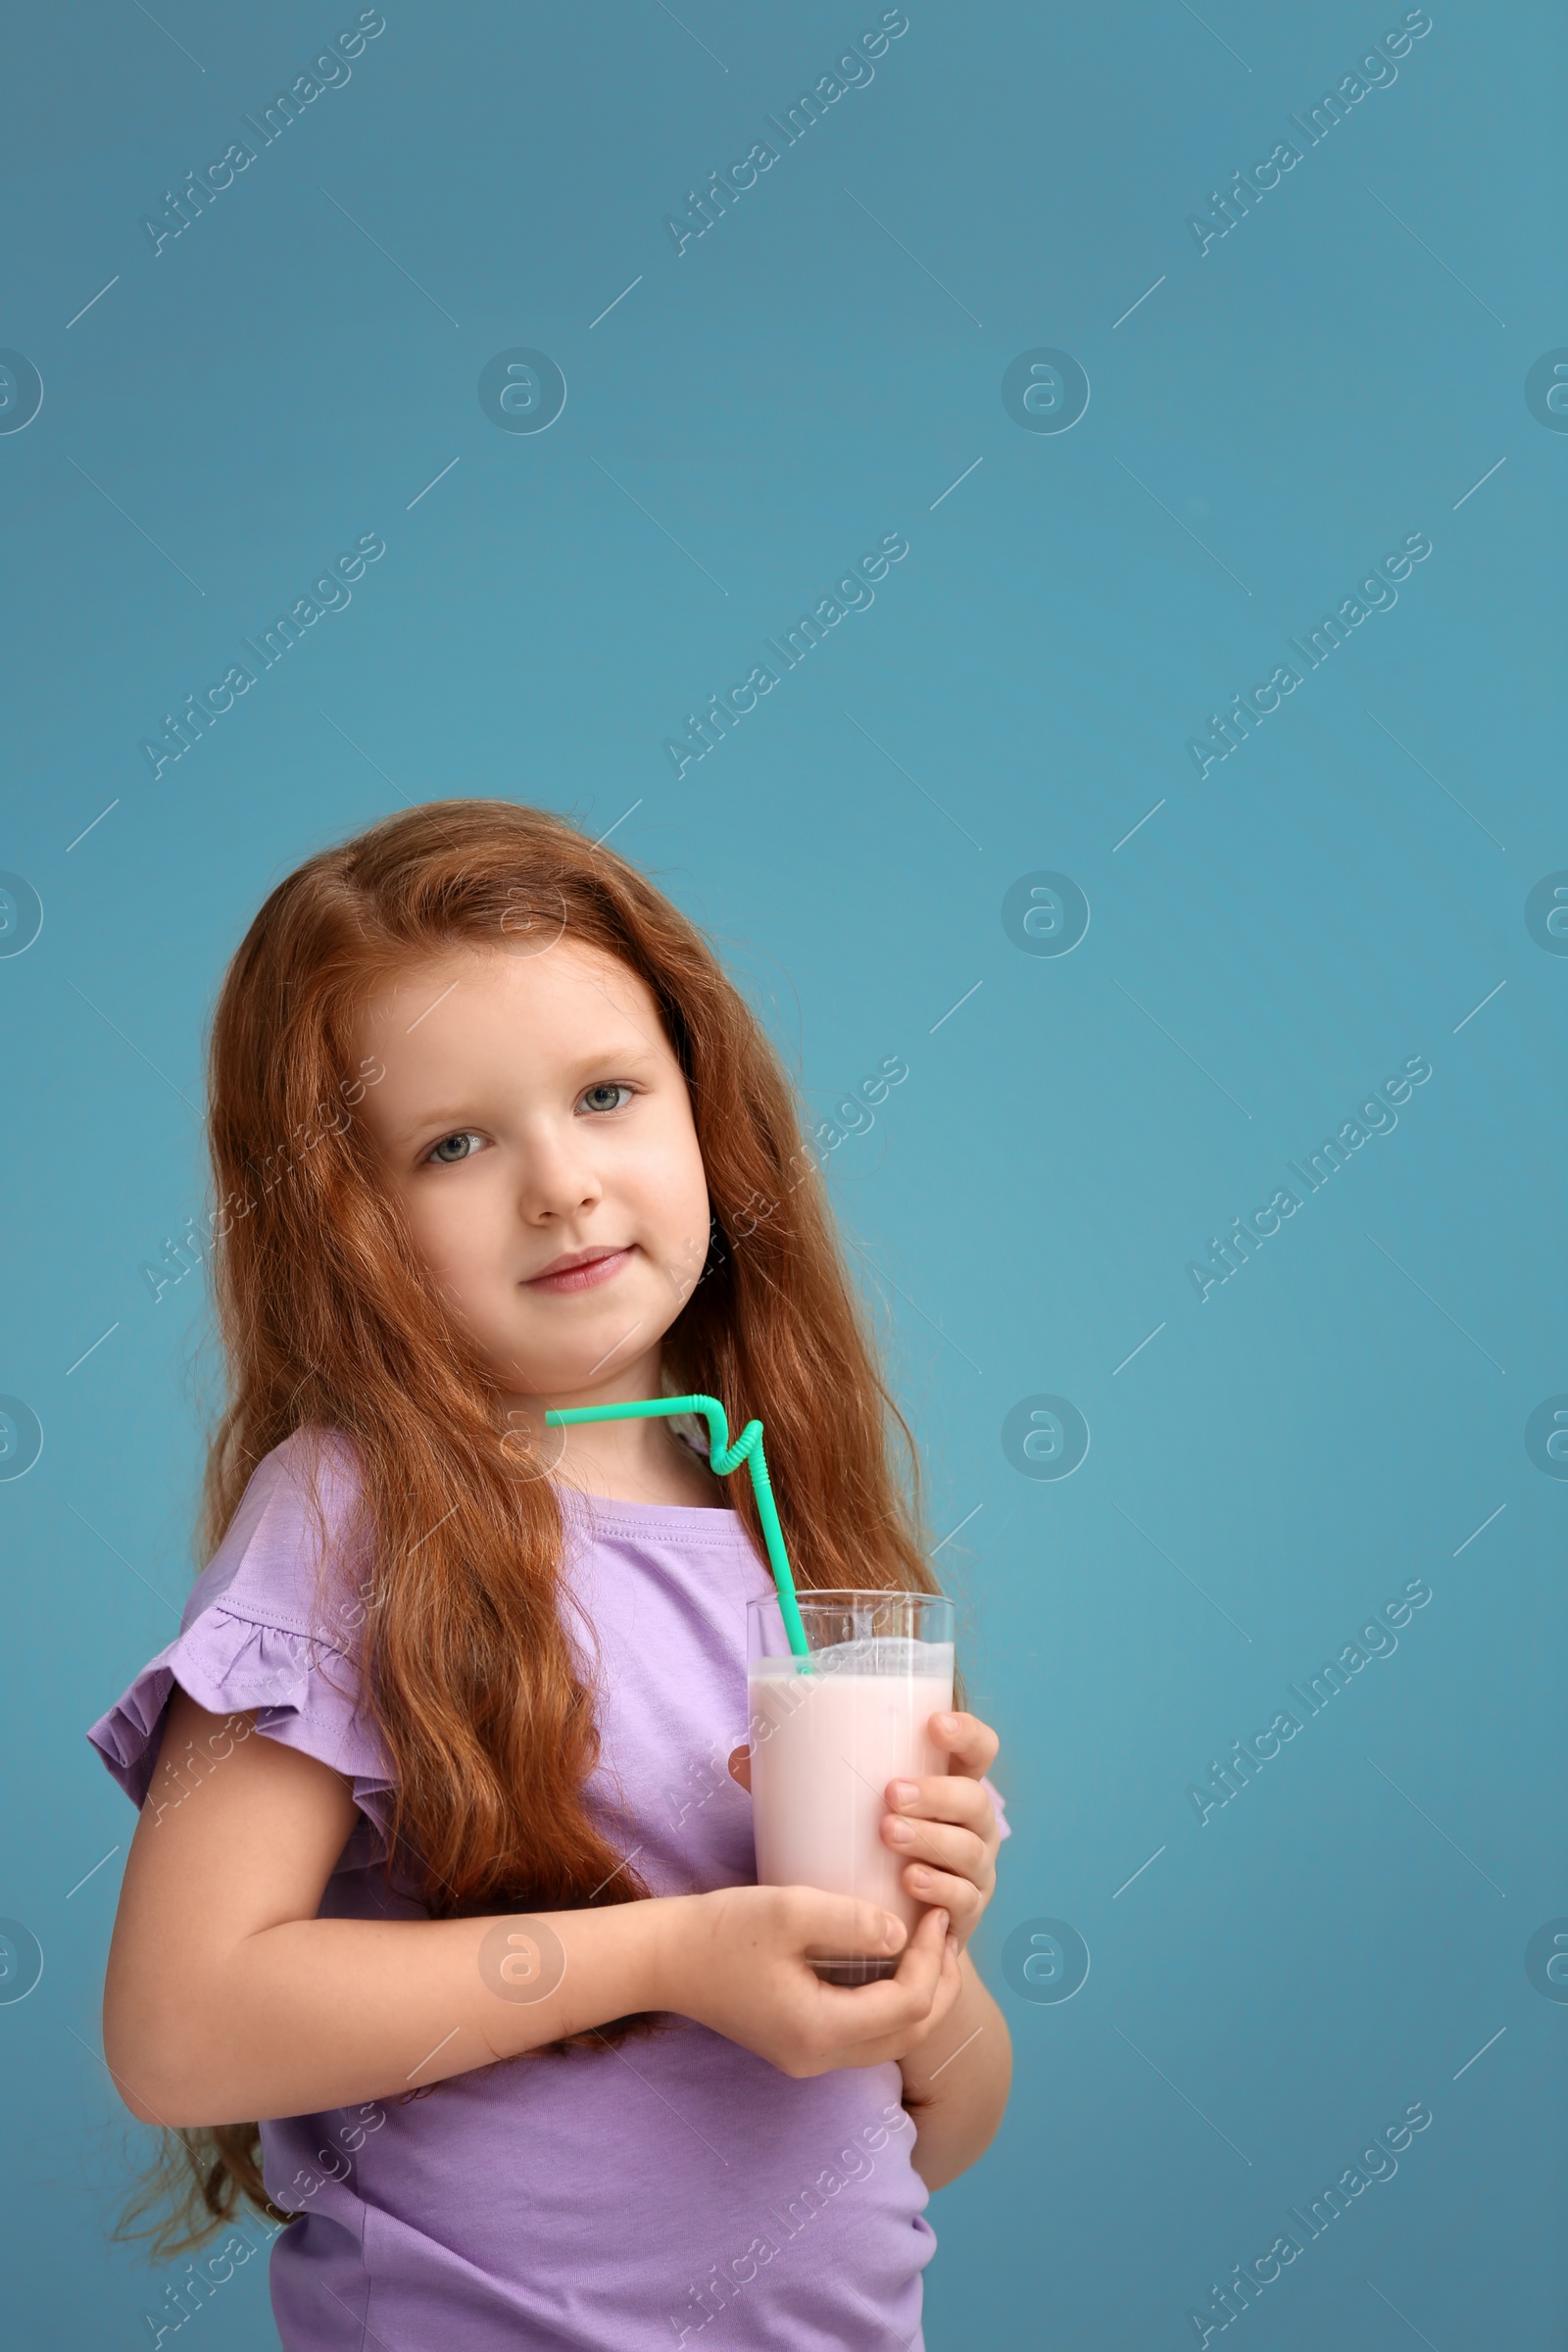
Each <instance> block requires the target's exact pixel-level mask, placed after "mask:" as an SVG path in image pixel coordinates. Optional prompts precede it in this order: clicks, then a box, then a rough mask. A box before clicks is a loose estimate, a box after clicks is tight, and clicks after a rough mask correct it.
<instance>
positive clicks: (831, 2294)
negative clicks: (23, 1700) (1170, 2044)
mask: <svg viewBox="0 0 1568 2352" xmlns="http://www.w3.org/2000/svg"><path fill="white" fill-rule="evenodd" d="M308 1460H309V1453H308V1451H307V1441H306V1440H304V1439H303V1438H302V1437H300V1436H296V1437H294V1438H291V1439H289V1440H288V1441H287V1442H286V1443H285V1444H284V1445H282V1446H278V1447H277V1449H276V1450H275V1452H273V1453H270V1454H269V1455H268V1457H267V1459H266V1460H265V1461H264V1462H263V1463H262V1464H261V1466H260V1468H259V1469H258V1470H257V1472H256V1474H255V1476H254V1477H253V1478H252V1480H251V1482H250V1485H249V1487H248V1488H247V1490H246V1493H245V1496H244V1500H243V1501H242V1503H241V1505H240V1508H239V1511H238V1512H237V1514H236V1516H235V1519H234V1522H233V1525H232V1526H231V1527H230V1529H229V1531H228V1534H227V1536H226V1537H225V1538H224V1540H223V1543H222V1544H221V1546H220V1548H219V1550H218V1552H217V1553H216V1555H215V1556H214V1558H213V1560H212V1563H211V1565H210V1566H209V1567H208V1569H207V1570H206V1572H205V1574H204V1575H203V1576H202V1577H201V1578H200V1579H199V1580H198V1582H197V1584H196V1586H195V1589H194V1590H193V1592H192V1593H191V1596H190V1599H189V1602H188V1603H187V1605H186V1608H185V1612H184V1616H183V1619H182V1623H181V1631H180V1635H179V1638H178V1640H177V1641H175V1642H171V1643H170V1645H169V1647H168V1648H167V1649H165V1650H162V1651H160V1653H159V1655H158V1656H157V1657H156V1658H154V1659H153V1661H152V1662H151V1664H150V1665H149V1666H147V1668H146V1669H145V1670H144V1671H143V1673H142V1674H141V1675H139V1676H138V1677H137V1679H136V1681H135V1682H134V1683H133V1684H132V1685H131V1687H130V1689H129V1690H128V1691H126V1693H125V1695H124V1697H123V1698H122V1700H121V1701H120V1703H119V1705H118V1706H116V1707H114V1708H112V1709H111V1711H110V1712H109V1713H108V1714H107V1715H106V1716H104V1718H103V1719H102V1721H101V1722H99V1723H97V1724H95V1725H94V1726H93V1728H92V1730H91V1732H90V1733H89V1734H88V1737H89V1739H90V1740H92V1741H93V1743H94V1745H95V1746H96V1747H97V1748H98V1749H99V1750H100V1751H101V1753H102V1755H103V1758H104V1761H105V1762H106V1764H107V1765H108V1767H109V1769H110V1771H111V1772H113V1773H114V1775H115V1777H116V1779H117V1780H118V1781H119V1782H120V1784H121V1786H122V1787H123V1789H125V1790H126V1792H127V1794H128V1795H129V1796H131V1797H132V1798H133V1799H134V1801H135V1802H136V1803H137V1804H140V1803H141V1802H142V1801H143V1799H144V1798H145V1796H146V1793H147V1787H148V1782H149V1780H150V1778H151V1774H152V1769H153V1765H154V1763H155V1761H156V1759H157V1755H158V1750H159V1744H160V1741H161V1739H162V1734H163V1721H164V1714H165V1710H166V1708H167V1705H168V1702H169V1697H170V1692H171V1691H172V1687H173V1685H174V1684H175V1683H178V1684H179V1686H180V1687H181V1689H183V1690H184V1691H188V1692H189V1694H190V1695H191V1697H193V1698H194V1699H195V1700H196V1701H197V1703H198V1704H199V1705H200V1706H203V1707H206V1708H208V1709H210V1710H211V1712H212V1713H214V1714H216V1715H233V1714H239V1713H242V1712H246V1711H248V1710H250V1709H253V1708H254V1709H255V1710H256V1711H257V1712H256V1724H255V1728H256V1730H257V1731H258V1732H260V1733H262V1734H264V1735H265V1736H266V1737H267V1738H269V1739H272V1740H278V1741H280V1742H281V1743H282V1744H283V1745H284V1746H286V1747H295V1748H299V1749H301V1750H302V1751H303V1752H304V1753H305V1754H307V1755H312V1756H316V1757H317V1758H319V1761H320V1762H322V1763H323V1764H327V1765H329V1766H330V1767H331V1768H332V1770H333V1771H335V1772H339V1773H342V1774H343V1775H345V1777H346V1778H347V1779H348V1780H349V1782H350V1783H351V1786H352V1789H353V1794H354V1799H355V1802H356V1804H357V1805H358V1806H359V1808H360V1817H359V1819H358V1820H357V1822H356V1824H355V1828H354V1831H353V1834H352V1835H351V1837H350V1838H349V1841H348V1843H347V1845H346V1846H345V1848H344V1850H343V1853H342V1855H341V1856H340V1857H339V1860H338V1864H337V1867H336V1869H335V1871H334V1872H333V1875H332V1878H331V1880H330V1881H329V1883H328V1885H327V1887H326V1890H325V1892H324V1894H323V1896H322V1899H321V1905H320V1916H321V1917H323V1918H340V1919H379V1918H417V1917H420V1916H422V1913H421V1912H420V1910H419V1908H418V1906H417V1904H416V1903H414V1902H412V1901H409V1900H407V1899H404V1898H403V1897H401V1896H399V1895H398V1894H397V1893H396V1892H395V1891H394V1890H393V1889H392V1888H391V1887H389V1886H388V1883H387V1880H386V1876H385V1872H384V1869H383V1867H382V1866H383V1864H384V1861H385V1856H386V1832H387V1829H388V1826H389V1822H390V1802H389V1800H390V1793H391V1782H390V1780H389V1777H388V1759H387V1757H386V1755H385V1752H384V1750H383V1748H382V1746H381V1744H380V1742H379V1740H378V1739H377V1738H376V1736H375V1734H374V1732H373V1730H372V1728H371V1726H370V1725H369V1724H368V1722H367V1720H366V1719H365V1717H364V1715H363V1714H362V1713H361V1712H360V1710H359V1708H358V1706H357V1703H356V1698H355V1687H356V1658H355V1650H356V1636H355V1634H354V1632H353V1631H352V1629H353V1628H354V1627H355V1626H356V1625H358V1624H360V1623H363V1617H364V1610H363V1606H356V1604H355V1600H354V1591H355V1584H354V1579H355V1573H356V1572H355V1570H354V1567H353V1565H352V1563H351V1562H350V1561H349V1559H348V1557H347V1554H346V1551H345V1549H344V1547H343V1546H342V1544H333V1543H332V1540H331V1535H332V1530H333V1529H334V1528H335V1529H339V1530H341V1529H342V1528H343V1526H344V1524H345V1520H346V1517H347V1514H348V1513H349V1511H350V1509H351V1507H352V1503H353V1499H354V1494H355V1483H356V1482H355V1471H354V1464H353V1458H352V1455H351V1454H350V1452H349V1451H348V1449H347V1447H346V1446H343V1445H342V1444H341V1442H339V1441H335V1440H330V1439H329V1440H326V1441H325V1442H324V1443H323V1446H322V1448H321V1452H320V1457H319V1461H320V1467H319V1486H320V1494H321V1500H322V1504H323V1508H324V1518H325V1523H326V1527H327V1530H328V1548H327V1565H326V1569H325V1572H324V1575H323V1574H321V1573H320V1571H319V1559H320V1551H319V1538H318V1536H317V1532H316V1527H315V1523H314V1522H313V1520H312V1518H311V1515H310V1510H309V1503H308V1499H307V1481H308V1476H309V1472H308V1468H307V1464H308ZM562 1499H563V1504H564V1511H565V1517H566V1525H567V1541H566V1549H565V1577H566V1582H567V1585H568V1588H569V1591H570V1593H571V1594H572V1595H573V1596H574V1598H575V1600H576V1601H577V1603H578V1604H579V1605H580V1608H581V1611H582V1614H583V1617H584V1618H585V1619H586V1627H584V1626H583V1625H581V1624H579V1623H577V1622H576V1621H575V1620H574V1616H573V1612H572V1611H571V1610H570V1609H569V1608H568V1610H567V1623H568V1626H571V1627H572V1629H573V1639H574V1640H575V1641H576V1642H578V1645H579V1655H580V1657H581V1660H582V1664H583V1668H584V1671H585V1672H586V1673H587V1674H589V1675H590V1676H591V1677H592V1679H593V1683H594V1686H595V1693H596V1704H597V1708H598V1717H599V1725H600V1737H601V1757H600V1763H599V1765H598V1767H597V1769H596V1771H595V1773H594V1775H593V1777H592V1779H591V1780H590V1781H589V1783H588V1786H587V1789H586V1792H585V1793H586V1797H587V1801H588V1804H589V1807H590V1809H591V1811H592V1812H593V1814H594V1816H595V1819H596V1820H597V1821H598V1822H599V1824H600V1826H601V1828H602V1829H603V1830H604V1832H605V1834H606V1836H607V1837H608V1838H610V1839H611V1841H612V1843H613V1845H614V1846H615V1848H616V1850H617V1851H621V1852H624V1853H625V1854H627V1855H628V1857H630V1856H632V1855H633V1854H635V1860H636V1865H637V1869H638V1870H639V1872H640V1873H641V1874H642V1877H643V1879H644V1881H645V1883H646V1884H647V1885H648V1887H650V1888H651V1890H652V1891H653V1893H655V1894H660V1895H663V1894H690V1893H697V1892H702V1891H706V1890H707V1889H709V1888H711V1887H739V1886H750V1885H752V1884H754V1883H755V1880H756V1876H757V1871H756V1860H755V1855H754V1852H753V1844H752V1817H751V1799H750V1797H749V1796H748V1795H747V1794H746V1792H745V1790H744V1789H740V1788H738V1787H737V1786H736V1784H735V1782H734V1781H732V1780H731V1779H730V1777H729V1773H728V1771H727V1769H726V1763H727V1758H728V1755H729V1753H730V1750H731V1749H732V1748H733V1747H735V1746H736V1745H737V1744H739V1742H740V1741H742V1740H744V1739H745V1737H746V1728H747V1696H746V1603H747V1602H748V1600H750V1599H751V1598H752V1597H753V1596H754V1595H756V1594H759V1593H767V1592H769V1591H770V1590H771V1582H770V1579H769V1576H768V1572H767V1570H766V1568H765V1566H764V1565H763V1563H762V1562H761V1561H760V1559H759V1557H758V1555H757V1553H756V1552H755V1551H754V1550H753V1548H752V1544H751V1542H750V1540H749V1538H748V1536H747V1534H746V1531H745V1529H744V1527H743V1526H742V1524H741V1522H740V1520H739V1519H738V1518H737V1517H736V1516H735V1514H734V1512H732V1511H729V1510H701V1509H691V1508H686V1507H680V1506H675V1505H669V1504H657V1505H656V1504H633V1503H625V1502H607V1501H603V1500H600V1499H597V1498H591V1497H584V1496H579V1495H572V1494H567V1493H566V1492H565V1491H563V1495H562ZM588 1628H591V1629H592V1630H591V1632H590V1631H588V1630H587V1629H588ZM596 1651H597V1655H596V1654H595V1652H596ZM191 1761H192V1768H191V1770H190V1771H189V1772H186V1773H184V1774H183V1776H182V1782H181V1785H182V1786H183V1785H185V1783H189V1785H190V1789H191V1794H192V1795H193V1796H194V1795H196V1794H197V1793H198V1791H199V1785H200V1778H201V1770H200V1767H199V1763H198V1760H196V1759H192V1760H191ZM208 1768H209V1769H210V1768H211V1767H210V1765H209V1766H208ZM218 1768H219V1769H221V1763H220V1765H219V1767H218ZM988 1786H989V1784H988ZM992 1794H993V1796H994V1797H995V1795H996V1792H995V1791H994V1790H993V1791H992ZM176 1801H181V1802H183V1801H186V1800H185V1799H183V1798H181V1799H178V1800H176ZM997 1802H998V1809H999V1817H1000V1810H1001V1806H1000V1799H997ZM1004 1831H1005V1824H1004ZM419 2056H420V2053H419V2052H417V2051H413V2052H411V2053H410V2069H411V2071H413V2072H417V2061H418V2058H419ZM901 2099H902V2080H901V2077H900V2073H899V2069H898V2067H897V2066H896V2065H893V2064H888V2065H884V2066H875V2067H865V2068H844V2069H840V2070H838V2071H836V2072H834V2073H831V2074H825V2075H818V2076H815V2077H814V2078H812V2079H811V2080H810V2081H809V2082H794V2081H792V2080H791V2079H790V2078H789V2077H788V2076H787V2075H783V2074H781V2073H780V2072H779V2071H778V2069H777V2068H776V2067H774V2066H772V2065H770V2064H769V2063H768V2061H767V2060H766V2059H763V2058H759V2057H756V2056H754V2055H753V2053H752V2052H751V2051H749V2050H745V2049H742V2048H741V2047H740V2045H739V2044H738V2043H736V2042H733V2041H729V2040H726V2039H725V2038H724V2037H723V2036H722V2035H721V2034H714V2033H711V2032H710V2031H709V2029H708V2028H706V2027H703V2026H699V2025H695V2024H693V2023H692V2022H691V2021H690V2020H686V2019H682V2020H679V2021H676V2022H675V2023H673V2024H671V2025H669V2026H668V2027H667V2028H666V2029H665V2030H664V2031H662V2033H660V2034H656V2035H654V2036H653V2037H651V2038H649V2039H637V2038H634V2039H633V2040H631V2041H629V2042H628V2043H626V2045H625V2046H624V2048H623V2049H616V2050H610V2049H594V2050H574V2051H568V2052H566V2053H564V2054H559V2055H545V2054H539V2055H530V2056H525V2057H522V2058H519V2059H515V2060H513V2061H511V2062H508V2063H504V2064H501V2065H497V2066H492V2067H486V2068H483V2069H481V2070H478V2071H475V2072H473V2073H469V2074H465V2075H457V2076H453V2077H451V2078H450V2079H449V2080H447V2081H445V2082H439V2083H437V2084H436V2085H435V2086H434V2087H433V2088H432V2089H428V2090H422V2091H419V2092H417V2093H414V2094H405V2095H404V2096H402V2097H399V2096H389V2097H387V2098H386V2099H384V2100H380V2099H372V2100H369V2101H368V2102H366V2103H364V2104H363V2105H360V2106H355V2107H352V2108H342V2109H335V2110H333V2111H332V2112H330V2113H325V2114H318V2115H306V2116H292V2117H289V2118H287V2119H284V2120H281V2121H277V2122H272V2123H264V2124H263V2126H262V2149H263V2159H264V2177H265V2180H266V2184H267V2191H268V2195H269V2196H270V2198H271V2200H272V2202H273V2203H274V2204H276V2205H280V2206H282V2207H284V2208H286V2209H288V2210H290V2211H299V2212H302V2213H303V2215H304V2217H305V2218H304V2219H303V2220H302V2221H299V2222H295V2223H293V2224H291V2225H290V2226H289V2227H288V2228H287V2229H284V2230H283V2231H282V2232H281V2233H280V2234H279V2235H278V2236H277V2238H276V2239H275V2241H274V2243H273V2247H272V2253H271V2291H272V2309H273V2313H274V2316H275V2318H276V2321H277V2325H278V2329H279V2333H280V2335H281V2338H282V2341H283V2344H284V2346H285V2347H286V2352H339V2348H341V2352H351V2348H352V2352H366V2348H367V2347H373V2346H374V2345H376V2344H380V2345H382V2346H384V2347H385V2348H386V2352H428V2347H429V2346H431V2345H433V2344H439V2345H441V2347H442V2352H519V2348H521V2347H526V2352H645V2348H646V2352H653V2347H655V2346H658V2347H661V2352H671V2348H672V2347H676V2346H682V2345H692V2344H695V2343H697V2342H698V2340H699V2339H701V2341H702V2342H703V2344H704V2346H705V2352H707V2348H708V2347H711V2348H712V2352H718V2348H719V2347H735V2348H736V2352H739V2348H740V2347H745V2348H746V2352H829V2348H830V2347H831V2352H842V2348H843V2347H845V2346H855V2345H864V2346H866V2347H867V2348H868V2352H869V2348H870V2347H872V2346H876V2347H878V2348H879V2352H880V2348H882V2347H886V2348H887V2352H895V2348H896V2347H901V2346H902V2347H907V2352H922V2341H923V2339H922V2337H921V2331H920V2307H921V2295H922V2280H921V2273H922V2271H923V2270H924V2268H925V2265H926V2264H927V2263H928V2262H929V2261H930V2259H931V2256H932V2254H933V2252H934V2251H935V2247H936V2238H935V2235H934V2232H933V2231H932V2229H931V2227H930V2225H929V2223H928V2222H927V2221H926V2220H925V2218H924V2210H923V2209H924V2207H925V2204H926V2202H927V2191H926V2189H925V2186H924V2184H923V2182H922V2181H921V2180H920V2178H919V2176H918V2174H916V2173H915V2172H914V2170H913V2168H912V2166H911V2164H910V2160H909V2159H910V2150H911V2147H912V2145H913V2139H914V2131H913V2126H912V2124H911V2121H910V2118H909V2116H908V2114H907V2112H906V2110H905V2108H904V2106H903V2105H902V2103H901Z"/></svg>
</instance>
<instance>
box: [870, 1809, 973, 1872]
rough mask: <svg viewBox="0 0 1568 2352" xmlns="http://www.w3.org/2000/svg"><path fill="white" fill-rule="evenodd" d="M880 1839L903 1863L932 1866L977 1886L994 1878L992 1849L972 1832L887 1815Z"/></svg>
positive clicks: (885, 1815)
mask: <svg viewBox="0 0 1568 2352" xmlns="http://www.w3.org/2000/svg"><path fill="white" fill-rule="evenodd" d="M881 1836H882V1842H883V1844H884V1845H886V1846H891V1848H892V1849H893V1851H894V1853H895V1854H897V1856H898V1858H899V1860H900V1861H901V1862H929V1863H931V1864H933V1865H934V1866H935V1868H936V1869H938V1870H950V1871H952V1872H953V1874H954V1876H955V1877H956V1878H959V1879H972V1880H973V1881H974V1882H975V1884H976V1886H981V1885H983V1884H985V1883H986V1882H987V1881H989V1880H990V1879H991V1878H992V1877H994V1875H995V1865H994V1862H993V1859H992V1849H991V1847H990V1845H989V1844H988V1843H987V1842H986V1840H985V1838H980V1837H977V1836H976V1834H975V1832H974V1831H973V1830H960V1829H955V1828H950V1827H949V1825H948V1824H947V1823H945V1822H935V1821H909V1820H907V1819H906V1818H905V1817H904V1816H903V1815H901V1814H897V1813H884V1814H883V1816H882V1823H881Z"/></svg>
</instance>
